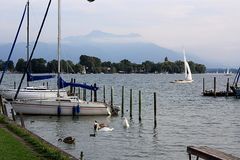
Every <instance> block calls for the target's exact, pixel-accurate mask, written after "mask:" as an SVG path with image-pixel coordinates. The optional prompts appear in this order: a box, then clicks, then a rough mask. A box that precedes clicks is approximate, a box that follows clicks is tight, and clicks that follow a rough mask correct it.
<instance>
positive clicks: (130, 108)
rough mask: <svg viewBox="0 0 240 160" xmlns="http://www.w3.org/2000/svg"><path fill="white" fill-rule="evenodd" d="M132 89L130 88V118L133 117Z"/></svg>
mask: <svg viewBox="0 0 240 160" xmlns="http://www.w3.org/2000/svg"><path fill="white" fill-rule="evenodd" d="M132 99H133V97H132V89H130V119H132Z"/></svg>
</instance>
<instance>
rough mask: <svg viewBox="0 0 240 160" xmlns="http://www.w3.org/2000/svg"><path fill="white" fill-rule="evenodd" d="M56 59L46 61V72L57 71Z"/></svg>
mask: <svg viewBox="0 0 240 160" xmlns="http://www.w3.org/2000/svg"><path fill="white" fill-rule="evenodd" d="M57 68H58V61H57V60H52V61H50V62H48V63H47V72H48V73H57V71H58V69H57Z"/></svg>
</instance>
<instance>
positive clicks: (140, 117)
mask: <svg viewBox="0 0 240 160" xmlns="http://www.w3.org/2000/svg"><path fill="white" fill-rule="evenodd" d="M138 101H139V121H140V122H141V121H142V116H141V113H142V93H141V91H139V99H138Z"/></svg>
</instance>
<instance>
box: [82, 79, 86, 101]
mask: <svg viewBox="0 0 240 160" xmlns="http://www.w3.org/2000/svg"><path fill="white" fill-rule="evenodd" d="M84 84H85V85H86V83H84ZM86 94H87V93H86V89H85V88H84V89H83V100H84V101H86V100H87V95H86Z"/></svg>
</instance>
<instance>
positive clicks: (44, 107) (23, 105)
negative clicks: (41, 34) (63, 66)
mask: <svg viewBox="0 0 240 160" xmlns="http://www.w3.org/2000/svg"><path fill="white" fill-rule="evenodd" d="M50 4H51V0H50V1H49V5H50ZM48 7H49V6H48ZM60 24H61V23H60V0H58V52H57V53H58V54H57V55H58V76H57V77H58V92H57V97H55V98H50V99H41V100H31V101H29V100H27V101H23V100H16V101H13V102H12V106H13V108H14V110H15V112H17V113H22V114H33V115H111V114H112V113H113V112H114V113H116V112H118V111H119V109H118V108H114V107H113V106H110V105H108V104H106V103H101V102H87V101H82V100H79V99H78V98H77V97H71V96H68V97H61V96H60V89H61V88H63V87H67V86H69V85H73V86H76V87H82V88H85V89H90V90H94V91H96V90H97V89H98V88H97V87H93V86H88V85H82V84H73V83H67V82H65V81H63V79H62V78H61V77H60V48H61V47H60V45H61V43H60V40H61V34H60V29H61V28H60Z"/></svg>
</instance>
